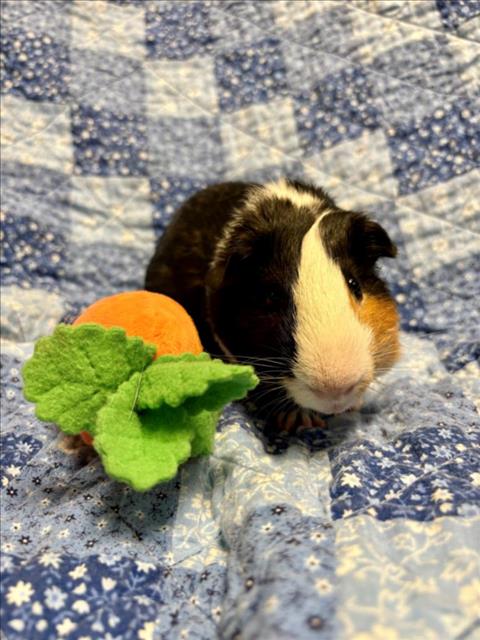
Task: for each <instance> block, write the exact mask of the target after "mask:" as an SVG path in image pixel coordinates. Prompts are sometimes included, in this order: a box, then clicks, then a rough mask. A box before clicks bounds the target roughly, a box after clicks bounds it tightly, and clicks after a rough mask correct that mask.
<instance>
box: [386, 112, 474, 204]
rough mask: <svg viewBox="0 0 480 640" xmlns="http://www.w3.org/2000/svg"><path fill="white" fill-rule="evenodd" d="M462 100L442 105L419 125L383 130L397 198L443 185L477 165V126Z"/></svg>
mask: <svg viewBox="0 0 480 640" xmlns="http://www.w3.org/2000/svg"><path fill="white" fill-rule="evenodd" d="M473 113H474V107H473V106H471V105H470V104H469V103H467V102H466V101H458V102H456V103H453V104H448V103H446V104H445V106H444V107H443V108H442V109H437V110H436V111H435V112H434V113H433V114H432V115H431V116H429V117H428V118H424V119H423V120H421V121H420V122H414V121H410V123H401V124H398V125H395V124H394V125H392V126H391V127H389V128H388V129H387V132H386V133H387V140H388V145H389V148H390V155H391V158H392V164H393V168H394V169H393V174H394V176H395V178H396V179H397V180H398V184H399V192H400V194H401V195H404V194H407V193H413V192H415V191H419V190H421V189H424V188H426V187H428V186H431V185H433V184H437V183H438V182H445V181H447V180H450V179H451V178H454V177H455V176H459V175H461V174H463V173H466V172H467V171H470V170H471V169H473V168H475V167H478V166H480V124H479V123H476V122H475V119H474V118H472V115H473Z"/></svg>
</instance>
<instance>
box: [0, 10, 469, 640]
mask: <svg viewBox="0 0 480 640" xmlns="http://www.w3.org/2000/svg"><path fill="white" fill-rule="evenodd" d="M2 17H3V26H2V60H1V65H2V79H1V83H2V105H1V106H2V143H3V149H2V175H3V180H2V193H1V197H2V214H1V216H2V217H1V223H2V245H3V247H2V249H3V251H2V258H1V260H2V271H3V275H2V281H3V294H2V334H3V340H2V408H3V426H2V451H1V459H2V470H1V477H2V487H1V492H2V540H3V558H2V562H3V574H2V577H3V589H2V614H3V615H2V628H3V633H4V636H5V638H8V639H9V640H10V639H11V640H17V639H18V640H20V639H22V640H25V638H29V639H36V638H39V639H47V638H48V639H50V638H68V639H77V638H78V639H80V638H83V639H84V640H86V639H87V638H89V639H94V638H95V639H96V638H98V639H100V638H101V639H108V640H112V639H121V638H138V639H139V640H150V639H153V638H155V639H157V638H203V639H210V638H215V637H221V638H228V639H232V640H233V639H234V638H235V639H240V638H241V639H261V640H270V639H272V640H273V639H275V640H277V639H283V638H285V639H293V638H295V639H299V640H301V639H310V638H338V639H354V640H401V639H405V638H418V639H420V638H421V639H422V640H436V639H440V638H441V639H442V640H445V639H447V638H473V637H474V636H475V634H478V633H480V630H479V618H478V614H479V611H480V575H479V574H480V569H479V540H480V510H479V504H480V468H479V467H480V464H479V446H480V428H479V415H478V409H479V398H480V387H479V380H480V378H479V366H478V359H479V354H480V347H479V343H480V340H479V327H480V311H479V304H478V300H479V299H480V278H479V273H480V242H479V234H480V171H479V160H480V118H479V114H480V110H479V91H480V3H479V2H478V1H477V0H469V1H467V0H452V1H447V0H437V1H436V2H434V1H433V0H424V1H422V2H417V1H415V2H408V1H407V2H405V1H402V0H388V1H387V0H378V1H376V2H374V1H373V0H372V1H369V0H358V1H352V2H343V1H335V2H330V1H326V0H323V1H322V2H303V1H296V2H282V1H278V2H256V3H255V2H228V1H224V2H180V1H179V2H163V1H157V2H150V1H145V2H142V1H141V0H117V1H109V2H107V1H105V2H104V1H101V0H95V1H89V0H80V1H74V2H67V1H62V0H55V1H49V0H46V1H43V2H36V1H17V0H11V1H5V2H3V3H2ZM281 175H289V176H291V177H298V178H303V179H307V180H312V181H314V182H315V183H317V184H319V185H321V186H323V187H324V188H326V189H327V190H328V191H329V192H330V193H331V194H332V195H333V196H334V197H335V198H336V199H337V200H338V203H339V204H340V205H342V206H345V207H353V208H357V209H364V210H366V211H368V212H371V213H372V215H373V216H374V217H375V218H376V219H378V220H379V221H380V222H381V223H382V224H384V225H385V227H386V228H387V229H388V231H389V232H390V234H391V235H392V237H393V238H394V239H395V241H396V242H397V243H398V246H399V257H398V259H397V260H396V261H395V262H394V263H392V264H390V263H388V264H385V265H384V273H385V277H386V278H387V279H388V281H389V282H390V284H391V287H392V290H393V292H394V295H395V297H396V299H397V301H398V304H399V306H400V310H401V316H402V343H403V359H402V362H401V363H400V364H399V365H398V367H397V368H396V369H395V370H394V371H393V372H391V373H390V374H389V375H388V376H386V377H385V378H384V379H383V381H382V382H381V383H379V384H378V386H377V389H376V392H375V393H372V394H371V397H370V398H369V400H368V402H367V403H366V405H365V407H364V408H363V410H362V411H361V413H358V414H352V415H348V416H342V417H338V418H336V419H334V420H331V421H330V423H329V428H328V429H327V430H325V431H321V432H318V433H316V434H313V436H312V435H310V436H309V438H308V439H304V440H303V441H299V442H297V443H294V444H292V446H291V447H290V448H289V450H288V451H287V452H286V453H284V454H283V455H279V456H271V455H267V454H266V453H265V452H264V450H263V447H262V444H261V442H260V441H259V439H258V438H257V436H256V435H255V432H254V425H253V424H252V421H251V419H250V418H249V417H248V415H246V414H245V412H244V410H243V409H242V408H241V407H237V406H233V407H230V408H229V409H228V410H227V411H226V412H225V414H224V416H223V418H222V420H221V423H220V426H219V431H218V435H217V441H216V450H215V455H213V456H212V457H211V458H210V459H202V460H196V461H192V462H190V463H188V464H187V465H185V466H184V468H183V469H182V472H181V474H180V475H179V476H178V478H177V479H176V480H174V481H172V482H170V483H169V484H167V485H164V486H160V487H158V488H157V489H155V490H153V491H151V492H149V493H147V494H135V493H133V492H132V491H131V490H130V489H128V488H125V487H123V486H120V485H118V484H116V483H114V482H112V481H110V480H108V479H107V478H106V477H105V475H104V473H103V471H102V469H101V467H100V466H99V464H98V461H96V460H93V461H91V462H88V463H85V461H82V460H81V459H80V458H79V457H78V456H77V455H76V454H72V453H71V452H68V451H66V450H64V449H65V447H64V446H63V445H61V440H60V439H59V437H58V434H57V430H56V429H55V427H54V426H53V425H43V424H41V423H39V422H38V421H37V420H36V419H35V417H34V415H33V410H32V407H31V406H30V405H28V404H27V403H26V402H25V401H24V400H23V399H22V394H21V381H20V376H19V371H20V367H21V365H22V362H23V361H24V360H25V358H27V357H28V356H29V355H30V354H31V352H32V345H33V342H34V341H35V340H36V339H37V338H38V337H39V336H41V335H44V334H46V333H49V332H51V331H52V329H53V327H54V326H55V324H56V323H57V322H59V321H67V322H68V321H71V320H72V319H73V318H74V317H75V316H76V315H77V314H78V313H79V311H80V310H81V309H83V308H84V307H85V306H86V305H88V304H89V303H91V302H92V301H94V300H95V299H97V298H100V297H102V296H105V295H108V294H111V293H114V292H118V291H122V290H127V289H135V288H139V287H141V286H142V281H143V273H144V269H145V266H146V263H147V261H148V258H149V256H150V255H151V252H152V250H153V246H154V242H155V238H156V237H158V236H159V234H161V233H162V230H163V229H164V228H165V225H166V224H167V222H168V219H169V217H170V215H171V214H172V212H173V211H174V209H175V208H176V207H177V205H178V204H179V203H181V202H182V201H183V200H184V198H186V197H187V196H188V195H189V194H191V193H192V192H194V191H195V190H197V189H198V188H200V187H201V186H203V185H206V184H208V183H211V182H216V181H220V180H224V179H230V178H235V179H255V180H263V179H266V178H273V177H276V176H281Z"/></svg>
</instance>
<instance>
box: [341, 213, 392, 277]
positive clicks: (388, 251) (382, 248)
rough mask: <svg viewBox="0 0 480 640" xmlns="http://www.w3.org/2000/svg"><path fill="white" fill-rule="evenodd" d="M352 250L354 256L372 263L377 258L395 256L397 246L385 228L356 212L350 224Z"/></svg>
mask: <svg viewBox="0 0 480 640" xmlns="http://www.w3.org/2000/svg"><path fill="white" fill-rule="evenodd" d="M351 239H352V252H353V253H354V255H356V257H357V258H358V259H359V260H361V261H363V262H367V263H368V264H369V265H374V264H375V262H376V261H377V260H378V258H395V256H396V255H397V247H396V246H395V244H394V243H393V242H392V241H391V240H390V236H389V235H388V233H387V232H386V231H385V229H384V228H383V227H382V226H381V225H379V224H378V223H377V222H374V221H373V220H370V218H368V217H367V216H365V215H363V214H357V215H356V216H355V218H354V220H353V224H352V235H351Z"/></svg>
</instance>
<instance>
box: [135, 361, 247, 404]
mask: <svg viewBox="0 0 480 640" xmlns="http://www.w3.org/2000/svg"><path fill="white" fill-rule="evenodd" d="M257 384H258V378H257V376H256V375H255V372H254V370H253V368H252V367H250V366H245V365H234V364H225V363H224V362H222V361H221V360H212V359H211V358H210V356H208V355H207V354H201V355H200V356H189V357H188V359H185V358H184V357H182V356H180V357H178V358H176V359H174V358H172V357H168V358H162V357H160V358H158V359H157V360H156V361H155V362H154V363H153V364H152V365H151V366H150V367H149V368H148V369H147V370H146V371H145V372H144V375H143V378H142V384H141V386H140V389H139V392H138V398H137V407H138V409H140V410H141V409H155V408H160V407H162V406H164V405H166V406H169V407H180V406H181V407H183V408H184V409H185V410H186V411H187V412H188V413H189V414H191V415H195V414H197V413H199V412H201V411H217V410H219V409H222V408H223V407H224V406H225V405H226V404H227V403H228V402H231V401H233V400H239V399H240V398H243V397H244V396H245V395H246V394H247V392H248V391H249V390H250V389H253V388H254V387H255V386H256V385H257Z"/></svg>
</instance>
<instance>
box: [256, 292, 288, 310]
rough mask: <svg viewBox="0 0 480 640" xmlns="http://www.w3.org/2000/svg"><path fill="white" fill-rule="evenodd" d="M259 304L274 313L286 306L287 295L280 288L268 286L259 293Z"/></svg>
mask: <svg viewBox="0 0 480 640" xmlns="http://www.w3.org/2000/svg"><path fill="white" fill-rule="evenodd" d="M258 303H259V305H260V306H261V307H263V309H265V311H267V312H269V313H273V312H275V311H279V310H280V309H281V308H282V307H283V305H284V304H285V294H284V292H283V290H282V289H281V288H280V287H278V286H275V285H267V286H265V287H262V288H261V290H260V291H259V292H258Z"/></svg>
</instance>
